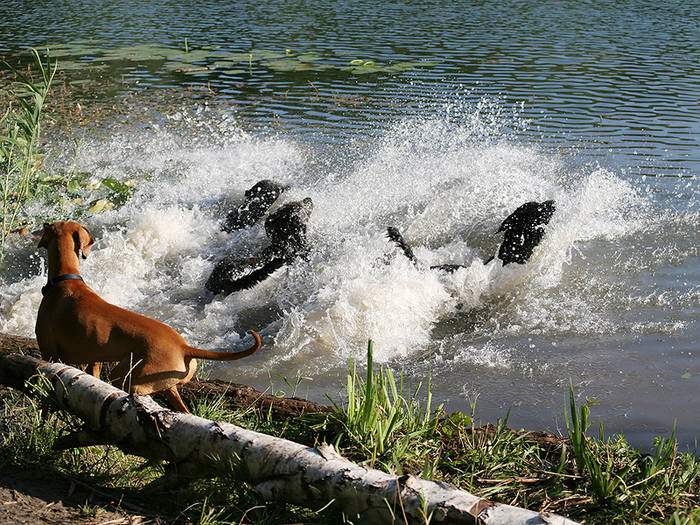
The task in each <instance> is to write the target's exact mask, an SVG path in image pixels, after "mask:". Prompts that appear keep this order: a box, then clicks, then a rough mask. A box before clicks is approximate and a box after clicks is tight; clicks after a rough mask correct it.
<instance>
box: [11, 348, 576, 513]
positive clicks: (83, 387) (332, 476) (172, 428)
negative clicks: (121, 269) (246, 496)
mask: <svg viewBox="0 0 700 525" xmlns="http://www.w3.org/2000/svg"><path fill="white" fill-rule="evenodd" d="M42 376H43V377H44V378H46V381H48V383H46V381H44V383H45V384H47V385H50V388H45V389H44V391H45V392H46V393H47V395H49V396H50V397H51V398H53V400H54V401H55V402H56V403H57V405H58V406H59V407H60V408H61V409H63V410H66V411H68V412H70V413H71V414H74V415H76V416H78V417H79V418H80V419H82V420H83V421H84V423H85V428H84V430H82V431H79V432H76V433H74V434H71V435H70V436H66V437H65V438H63V439H60V440H59V442H58V445H59V446H64V447H66V448H68V447H75V446H85V445H92V444H107V443H110V444H114V445H116V446H118V447H119V448H120V449H122V450H124V451H125V452H127V453H131V454H137V455H139V456H143V457H145V458H149V459H153V460H165V461H168V462H169V463H170V469H169V471H170V473H171V474H172V475H174V476H178V477H180V478H182V477H185V478H187V477H197V476H203V475H206V474H207V471H208V467H213V466H214V465H216V464H221V462H227V463H229V464H231V465H233V466H234V468H235V469H236V470H237V474H238V475H239V476H240V478H241V479H242V480H244V481H246V482H248V483H250V484H251V485H253V486H254V487H255V489H256V490H257V491H258V492H259V493H260V494H261V495H262V496H263V497H264V498H265V499H267V500H269V501H284V502H289V503H294V504H297V505H302V506H305V507H319V506H321V505H325V504H326V503H327V502H329V501H331V500H335V502H336V504H337V505H339V506H340V508H342V509H343V511H344V512H345V513H346V514H349V515H355V514H358V513H361V514H364V515H366V516H367V518H368V519H369V520H370V522H371V523H397V522H398V523H425V521H426V519H425V517H426V516H431V515H432V520H431V523H450V524H467V523H469V524H473V523H475V522H477V520H478V522H479V523H483V524H486V525H500V524H506V523H507V524H520V523H522V524H528V525H535V524H545V523H549V524H557V525H576V524H575V523H574V522H573V521H570V520H568V519H566V518H563V517H561V516H557V515H554V514H549V513H537V512H533V511H530V510H526V509H520V508H517V507H512V506H510V505H504V504H500V503H493V502H490V501H488V500H484V499H481V498H479V497H477V496H474V495H472V494H469V493H467V492H464V491H461V490H458V489H457V488H455V487H453V486H450V485H447V484H444V483H439V482H434V481H427V480H423V479H420V478H417V477H414V476H401V477H397V476H394V475H391V474H387V473H384V472H380V471H378V470H374V469H368V468H365V467H362V466H360V465H357V464H354V463H352V462H350V461H348V460H347V459H345V458H343V457H342V456H340V455H339V454H338V453H337V452H336V451H335V450H334V449H333V447H332V446H329V445H322V446H319V447H308V446H305V445H301V444H298V443H294V442H292V441H288V440H285V439H280V438H277V437H273V436H268V435H265V434H260V433H258V432H253V431H250V430H246V429H243V428H240V427H237V426H235V425H231V424H228V423H223V422H214V421H209V420H206V419H202V418H199V417H196V416H193V415H191V414H182V413H176V412H172V411H170V410H167V409H164V408H163V407H161V406H160V405H158V404H157V403H156V402H155V401H153V400H152V399H151V398H149V397H148V396H138V395H133V396H131V395H127V394H126V393H125V392H123V391H121V390H119V389H117V388H115V387H113V386H111V385H108V384H106V383H103V382H102V381H100V380H99V379H96V378H94V377H93V376H91V375H89V374H86V373H84V372H81V371H80V370H78V369H76V368H73V367H70V366H67V365H64V364H61V363H52V364H49V363H47V362H45V361H41V360H40V359H36V358H34V357H29V356H21V355H16V354H10V355H7V354H3V355H0V383H3V384H6V385H8V386H13V387H20V388H24V385H25V383H26V382H27V381H28V380H30V379H31V378H37V377H42ZM209 471H210V472H213V469H212V470H209Z"/></svg>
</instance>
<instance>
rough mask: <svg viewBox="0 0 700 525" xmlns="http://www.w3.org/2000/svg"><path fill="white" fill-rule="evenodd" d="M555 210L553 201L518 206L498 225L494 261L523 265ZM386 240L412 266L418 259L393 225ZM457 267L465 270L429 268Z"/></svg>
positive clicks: (487, 261)
mask: <svg viewBox="0 0 700 525" xmlns="http://www.w3.org/2000/svg"><path fill="white" fill-rule="evenodd" d="M555 210H556V207H555V205H554V201H553V200H549V201H544V202H526V203H525V204H523V205H522V206H519V207H518V208H517V209H516V210H515V211H514V212H513V213H511V214H510V215H509V216H508V217H506V219H505V220H504V221H503V222H502V223H501V226H500V228H498V231H497V232H496V233H500V232H505V233H504V235H503V242H502V243H501V246H500V247H499V248H498V258H499V259H500V260H501V261H502V262H503V266H505V265H507V264H510V263H513V262H514V263H518V264H525V263H526V262H527V260H528V259H529V258H530V256H531V255H532V252H533V251H534V249H535V248H536V247H537V245H538V244H539V243H540V241H541V240H542V237H544V226H545V225H546V224H548V223H549V221H550V219H551V218H552V215H554V211H555ZM387 236H388V237H389V239H391V240H392V241H394V243H395V244H396V245H397V246H398V247H399V248H401V250H402V251H403V253H404V255H406V257H408V259H409V260H410V261H412V262H414V263H416V264H417V263H418V259H416V256H415V255H414V253H413V249H412V248H411V247H410V246H409V245H408V244H406V241H404V239H403V236H402V235H401V233H400V232H399V230H397V229H396V228H394V227H393V226H390V227H389V228H387ZM493 259H494V257H490V258H489V259H488V260H486V261H485V262H484V264H488V263H490V262H491V261H493ZM460 268H465V266H463V265H461V264H440V265H436V266H431V267H430V269H431V270H442V271H445V272H447V273H452V272H455V271H457V270H459V269H460Z"/></svg>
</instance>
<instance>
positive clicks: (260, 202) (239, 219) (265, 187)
mask: <svg viewBox="0 0 700 525" xmlns="http://www.w3.org/2000/svg"><path fill="white" fill-rule="evenodd" d="M286 189H287V187H286V186H283V185H281V184H278V183H276V182H274V181H271V180H268V179H265V180H261V181H260V182H258V183H256V184H255V186H253V187H252V188H250V189H249V190H246V192H245V200H244V201H243V204H241V205H240V206H239V207H238V208H236V209H235V210H231V211H230V212H229V214H228V215H227V216H226V219H225V220H224V222H223V224H222V225H221V229H222V230H223V231H225V232H229V233H230V232H232V231H235V230H240V229H243V228H247V227H248V226H252V225H253V224H256V223H257V222H258V221H260V219H262V218H263V217H264V216H265V214H266V213H267V211H268V210H269V209H270V206H272V205H273V204H274V202H275V201H276V200H277V198H278V197H279V196H280V195H282V192H284V191H285V190H286Z"/></svg>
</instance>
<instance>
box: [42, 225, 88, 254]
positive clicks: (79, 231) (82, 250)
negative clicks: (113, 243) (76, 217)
mask: <svg viewBox="0 0 700 525" xmlns="http://www.w3.org/2000/svg"><path fill="white" fill-rule="evenodd" d="M64 236H68V237H70V238H72V239H73V245H74V248H73V249H74V251H75V254H76V255H77V256H78V257H80V255H82V256H83V259H87V256H88V254H89V253H90V249H91V248H92V245H93V244H95V240H94V239H93V238H92V235H90V231H89V230H88V229H87V228H86V227H85V226H81V225H80V224H78V223H77V222H69V221H58V222H54V223H53V224H49V223H48V222H46V223H44V229H43V230H42V234H41V239H40V240H39V248H46V249H48V248H49V246H50V245H51V242H52V241H54V240H58V239H60V238H62V237H64Z"/></svg>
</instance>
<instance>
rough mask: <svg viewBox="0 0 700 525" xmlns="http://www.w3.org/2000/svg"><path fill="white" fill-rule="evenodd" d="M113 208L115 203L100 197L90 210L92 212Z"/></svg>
mask: <svg viewBox="0 0 700 525" xmlns="http://www.w3.org/2000/svg"><path fill="white" fill-rule="evenodd" d="M112 208H114V204H112V203H111V202H109V201H108V200H107V199H100V200H98V201H95V202H94V203H93V205H92V206H91V207H90V208H89V209H88V211H89V212H90V213H99V212H101V211H106V210H111V209H112Z"/></svg>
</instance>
